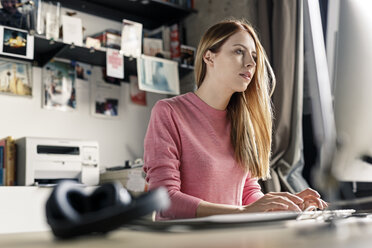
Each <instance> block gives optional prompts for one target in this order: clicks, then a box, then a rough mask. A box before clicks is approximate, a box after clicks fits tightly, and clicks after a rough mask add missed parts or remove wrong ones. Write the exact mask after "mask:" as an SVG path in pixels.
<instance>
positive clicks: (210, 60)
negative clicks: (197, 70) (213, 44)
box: [203, 50, 215, 66]
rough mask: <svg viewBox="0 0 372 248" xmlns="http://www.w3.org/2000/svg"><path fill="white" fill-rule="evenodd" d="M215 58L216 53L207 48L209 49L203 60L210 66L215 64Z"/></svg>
mask: <svg viewBox="0 0 372 248" xmlns="http://www.w3.org/2000/svg"><path fill="white" fill-rule="evenodd" d="M214 58H215V53H213V52H212V51H211V50H207V51H206V52H205V53H204V56H203V61H204V63H206V64H207V65H209V66H213V61H214Z"/></svg>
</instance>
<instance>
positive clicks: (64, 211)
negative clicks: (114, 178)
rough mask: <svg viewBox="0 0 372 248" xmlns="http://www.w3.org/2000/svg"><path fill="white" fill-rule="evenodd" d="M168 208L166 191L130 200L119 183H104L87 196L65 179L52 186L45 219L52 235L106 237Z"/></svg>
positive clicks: (158, 190)
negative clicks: (124, 226) (133, 221)
mask: <svg viewBox="0 0 372 248" xmlns="http://www.w3.org/2000/svg"><path fill="white" fill-rule="evenodd" d="M169 205H170V200H169V196H168V192H167V190H166V189H165V188H158V189H155V190H152V191H149V192H146V193H144V194H142V195H140V196H139V197H137V198H132V197H131V195H130V194H129V193H128V191H127V190H126V189H125V188H124V187H123V186H122V185H121V183H119V182H112V183H106V184H103V185H101V186H98V188H96V189H95V190H94V191H93V192H91V193H86V190H84V187H82V185H81V184H78V183H77V182H74V181H69V180H66V181H61V182H60V183H59V184H57V186H55V188H54V189H53V192H52V194H51V195H50V197H49V199H48V200H47V203H46V217H47V221H48V224H49V225H50V227H51V228H52V231H53V233H54V235H55V236H56V237H58V238H61V239H64V238H72V237H76V236H79V235H85V234H91V233H97V234H105V233H107V232H109V231H112V230H114V229H116V228H118V227H120V226H122V225H123V224H125V223H128V222H129V221H132V220H135V219H138V218H140V217H142V216H145V215H148V214H150V213H152V212H153V211H160V210H164V209H167V208H168V207H169Z"/></svg>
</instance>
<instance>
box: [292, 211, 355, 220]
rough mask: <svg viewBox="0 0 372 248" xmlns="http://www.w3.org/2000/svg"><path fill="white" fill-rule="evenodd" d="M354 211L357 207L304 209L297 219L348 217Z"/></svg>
mask: <svg viewBox="0 0 372 248" xmlns="http://www.w3.org/2000/svg"><path fill="white" fill-rule="evenodd" d="M353 213H355V209H335V210H317V211H304V212H302V213H300V214H299V216H298V217H297V220H307V219H320V220H329V219H333V218H346V217H349V216H351V215H352V214H353Z"/></svg>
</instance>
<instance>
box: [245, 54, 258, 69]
mask: <svg viewBox="0 0 372 248" xmlns="http://www.w3.org/2000/svg"><path fill="white" fill-rule="evenodd" d="M255 66H256V61H255V60H254V58H253V57H252V55H248V56H246V58H245V60H244V67H255Z"/></svg>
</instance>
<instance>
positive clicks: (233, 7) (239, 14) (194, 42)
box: [181, 0, 259, 92]
mask: <svg viewBox="0 0 372 248" xmlns="http://www.w3.org/2000/svg"><path fill="white" fill-rule="evenodd" d="M257 1H259V0H239V1H236V0H235V1H234V0H202V1H201V0H199V1H194V2H195V9H197V10H198V13H196V14H192V15H190V16H188V17H187V18H186V19H185V23H184V25H185V28H186V40H187V43H188V45H190V46H193V47H197V46H198V43H199V40H200V38H201V37H202V35H203V34H204V32H205V31H207V29H208V28H209V27H210V26H212V25H213V24H215V23H217V22H219V21H221V20H223V19H226V18H230V17H234V18H238V19H240V18H244V19H246V20H247V21H248V22H250V23H251V24H252V25H253V26H254V27H256V23H257V22H256V21H257V14H256V13H257ZM194 82H195V79H194V75H193V73H190V74H189V75H187V76H186V77H185V78H184V79H182V85H181V92H187V91H191V90H192V89H193V88H194V85H195V83H194Z"/></svg>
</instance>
